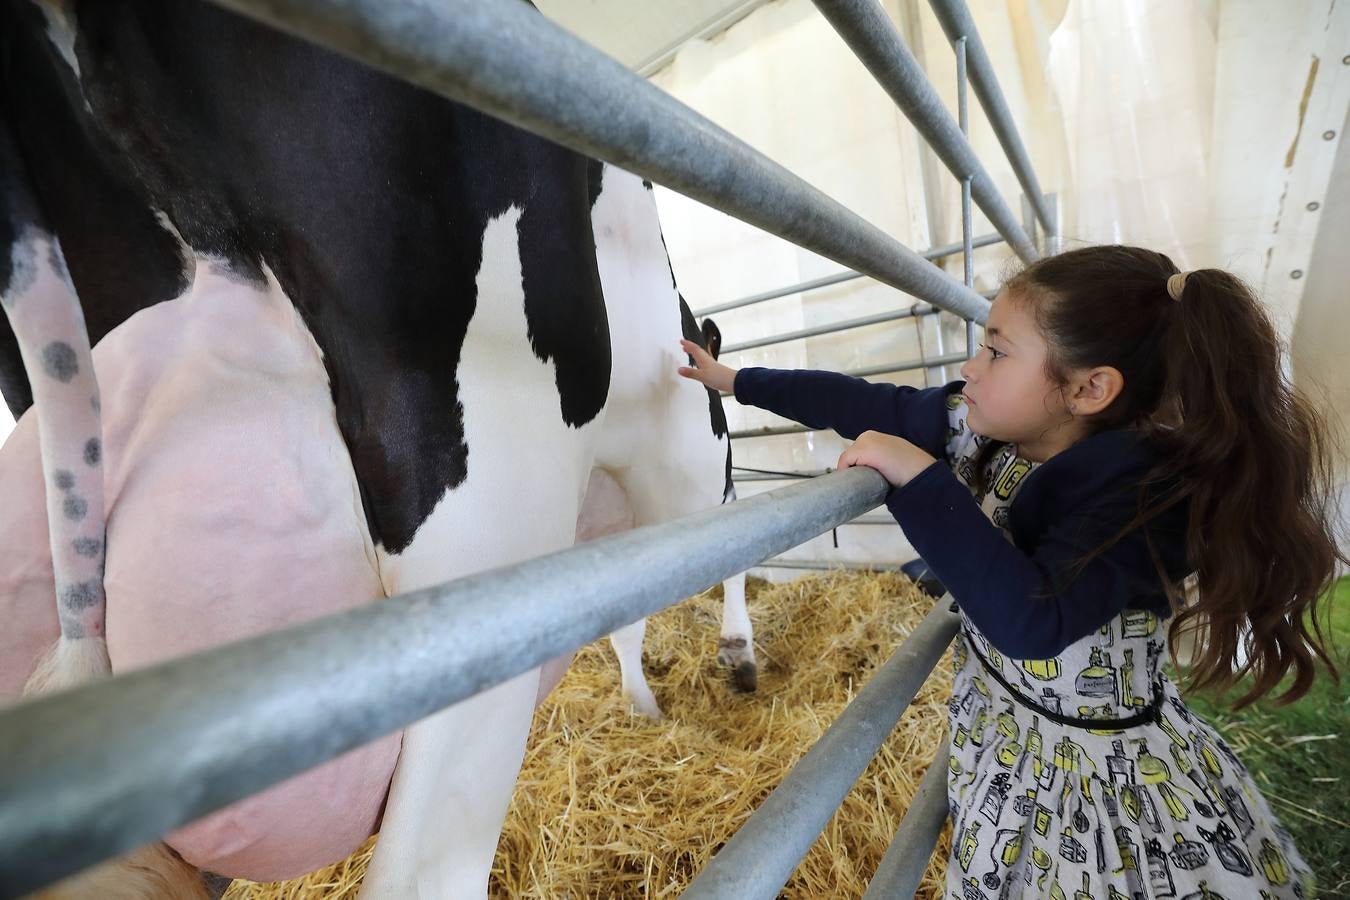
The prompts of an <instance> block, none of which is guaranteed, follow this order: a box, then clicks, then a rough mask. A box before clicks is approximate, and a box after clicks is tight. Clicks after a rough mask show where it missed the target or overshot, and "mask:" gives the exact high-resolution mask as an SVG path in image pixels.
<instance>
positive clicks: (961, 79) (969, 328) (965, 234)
mask: <svg viewBox="0 0 1350 900" xmlns="http://www.w3.org/2000/svg"><path fill="white" fill-rule="evenodd" d="M952 46H953V49H954V50H955V51H956V98H957V112H958V115H959V116H960V119H961V133H962V134H964V135H966V136H969V135H970V95H969V92H968V91H967V89H966V88H967V66H966V51H967V49H968V48H967V45H966V39H965V38H964V37H962V38H958V39H957V40H955V41H953V42H952ZM971 219H972V213H971V209H970V179H969V178H963V179H961V245H962V247H963V249H964V252H965V260H964V263H965V265H964V281H965V285H966V287H974V286H975V260H974V258H973V256H972V254H971V253H970V250H971V249H972V240H971V234H972V229H973V227H974V226H973V224H972V222H971ZM965 321H966V358H967V359H970V358H972V357H974V356H975V322H974V320H972V319H966V320H965Z"/></svg>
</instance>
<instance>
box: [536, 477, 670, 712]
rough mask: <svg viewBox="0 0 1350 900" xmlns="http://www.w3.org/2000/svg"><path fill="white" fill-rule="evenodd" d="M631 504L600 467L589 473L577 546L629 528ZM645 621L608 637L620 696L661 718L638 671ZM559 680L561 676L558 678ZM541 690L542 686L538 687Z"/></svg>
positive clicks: (621, 629)
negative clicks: (615, 658) (613, 656)
mask: <svg viewBox="0 0 1350 900" xmlns="http://www.w3.org/2000/svg"><path fill="white" fill-rule="evenodd" d="M633 521H634V520H633V505H632V504H631V503H629V502H628V495H627V494H625V493H624V490H623V486H622V485H620V484H619V482H618V480H617V479H615V477H614V476H613V475H612V474H610V473H609V472H608V471H606V470H605V469H602V468H599V467H597V468H595V469H592V470H591V477H590V481H589V483H588V484H587V486H586V500H585V502H584V503H583V504H582V507H581V515H580V516H578V517H577V536H576V537H577V543H579V544H580V543H582V542H584V541H592V540H595V539H596V538H601V537H604V536H606V535H610V534H618V533H619V532H621V531H627V530H628V529H630V528H632V527H633ZM646 630H647V621H646V620H645V619H639V620H638V621H636V622H634V623H633V624H631V625H628V626H626V627H624V628H620V629H619V630H618V631H616V632H614V633H613V634H612V635H610V636H609V639H610V643H611V644H612V645H613V646H614V653H615V655H617V656H618V657H619V677H620V679H621V681H622V682H623V693H624V696H626V697H627V698H628V700H629V702H631V703H632V704H633V706H634V708H636V709H637V711H638V712H640V713H642V714H643V715H644V716H647V717H649V718H652V719H659V718H661V707H660V706H659V705H657V702H656V698H655V697H654V696H652V691H651V688H650V687H648V685H647V679H646V676H645V675H643V672H642V638H643V635H644V634H646ZM559 677H561V675H559ZM540 690H541V691H542V690H543V685H542V684H541V685H540Z"/></svg>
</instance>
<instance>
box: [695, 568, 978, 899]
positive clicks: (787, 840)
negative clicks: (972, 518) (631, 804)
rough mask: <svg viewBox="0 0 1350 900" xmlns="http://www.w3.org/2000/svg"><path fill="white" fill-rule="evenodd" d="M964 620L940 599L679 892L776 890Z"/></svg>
mask: <svg viewBox="0 0 1350 900" xmlns="http://www.w3.org/2000/svg"><path fill="white" fill-rule="evenodd" d="M959 621H960V619H959V618H958V617H957V616H956V615H955V614H954V613H952V611H951V596H950V595H947V596H946V597H944V598H943V599H941V600H939V601H938V602H937V604H936V605H935V606H934V607H933V609H932V611H931V612H929V613H928V615H927V616H926V617H924V620H923V621H922V622H921V623H919V626H918V627H917V628H915V629H914V632H913V634H911V635H910V636H909V638H907V639H906V640H905V642H904V643H903V644H901V645H900V648H899V649H898V650H896V651H895V654H894V655H893V656H891V658H890V659H889V660H887V661H886V663H885V664H884V665H883V666H882V667H881V668H880V669H878V670H877V672H876V674H875V675H873V676H872V678H871V679H870V680H869V681H868V682H867V684H866V685H865V686H864V687H863V689H862V690H861V691H859V693H858V696H857V697H856V698H855V699H854V701H853V702H852V703H850V704H849V705H848V707H847V708H846V709H845V710H844V711H843V712H842V713H841V714H840V715H839V718H838V719H836V720H835V722H834V724H832V725H831V726H830V728H829V730H828V731H826V732H825V734H824V735H823V736H822V737H821V739H820V740H819V741H817V742H816V745H815V746H814V747H812V748H811V749H810V751H808V752H807V754H806V756H804V757H802V760H801V762H799V763H797V765H796V766H795V767H793V769H792V771H791V772H790V773H788V776H787V777H786V778H785V779H783V782H782V784H780V785H778V787H777V788H775V789H774V791H773V793H771V794H770V795H769V796H768V797H767V798H766V799H765V801H764V803H763V804H762V805H761V806H760V807H759V809H757V810H755V812H754V814H753V815H751V816H750V818H749V819H748V820H746V823H745V824H744V825H742V826H741V828H740V830H739V831H737V832H736V834H735V835H733V836H732V838H731V840H729V841H727V844H726V846H725V847H723V848H722V850H721V852H720V853H718V854H717V855H716V856H715V857H713V859H712V861H711V862H710V863H708V865H707V866H706V867H705V868H704V869H703V871H702V872H700V873H699V875H698V877H697V878H695V879H694V880H693V881H692V882H691V883H690V885H689V887H688V888H686V889H685V891H684V893H683V894H681V895H680V896H681V897H682V898H684V900H712V898H723V897H736V898H738V900H755V898H761V897H762V898H772V897H775V896H777V894H778V891H779V890H780V889H781V888H782V887H783V885H784V884H785V883H786V882H787V880H788V878H789V877H790V876H791V875H792V870H793V869H795V868H796V867H797V864H798V862H800V861H801V858H802V856H804V855H805V854H806V851H807V850H809V849H810V848H811V844H812V843H814V842H815V839H816V837H817V836H818V835H819V834H820V832H821V830H822V829H823V828H824V827H825V825H826V823H828V822H829V820H830V816H832V815H834V811H835V809H836V808H838V806H839V804H840V803H842V802H843V800H844V797H845V796H846V795H847V794H848V792H849V789H850V788H851V787H852V786H853V783H854V782H855V781H857V780H858V776H860V775H861V774H862V773H863V770H864V769H865V768H867V764H868V763H869V762H871V760H872V757H873V756H874V755H876V752H877V750H878V749H879V748H880V747H881V745H882V743H883V742H884V741H885V740H886V737H887V736H888V735H889V734H890V733H891V731H892V730H893V729H894V728H895V724H896V722H898V721H899V719H900V716H901V715H903V714H904V712H905V710H906V709H907V708H908V707H909V704H910V701H911V700H913V699H914V695H915V694H917V693H918V691H919V688H920V687H922V686H923V683H924V680H925V679H927V678H928V673H929V672H931V671H932V669H933V666H934V665H935V664H936V663H937V661H938V659H939V658H941V656H942V653H943V651H944V650H946V649H947V644H948V643H950V642H951V639H952V635H954V634H955V633H956V628H957V623H958V622H959Z"/></svg>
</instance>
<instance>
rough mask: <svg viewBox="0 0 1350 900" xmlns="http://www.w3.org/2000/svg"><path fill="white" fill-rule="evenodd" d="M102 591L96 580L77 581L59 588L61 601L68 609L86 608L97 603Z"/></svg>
mask: <svg viewBox="0 0 1350 900" xmlns="http://www.w3.org/2000/svg"><path fill="white" fill-rule="evenodd" d="M101 596H102V592H101V591H100V589H99V583H98V581H79V582H76V583H75V584H68V585H66V586H65V587H64V588H62V590H61V603H62V605H64V606H65V607H66V609H69V610H76V611H78V610H82V609H88V608H89V607H91V606H94V605H95V604H97V603H98V601H99V598H100V597H101Z"/></svg>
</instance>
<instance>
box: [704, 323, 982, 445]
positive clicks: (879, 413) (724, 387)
mask: <svg viewBox="0 0 1350 900" xmlns="http://www.w3.org/2000/svg"><path fill="white" fill-rule="evenodd" d="M680 346H681V347H682V348H683V349H684V351H685V352H686V353H688V354H689V355H690V357H691V358H692V359H693V361H694V365H693V366H682V367H681V368H680V369H679V373H680V374H681V375H683V376H684V377H686V378H690V379H692V380H694V381H698V382H700V383H702V384H704V385H707V386H708V387H709V388H712V389H713V390H718V391H734V393H735V396H736V399H737V400H738V401H740V402H741V403H744V404H747V405H749V406H758V407H759V408H761V409H767V410H768V411H769V412H772V413H777V414H778V415H780V416H783V417H785V418H788V419H792V420H793V421H794V422H800V423H802V424H803V425H806V426H808V427H810V428H830V429H833V430H834V431H837V432H839V434H840V435H842V436H843V437H845V438H848V439H850V440H852V439H854V438H856V437H857V436H858V435H860V434H862V433H863V432H864V431H880V432H883V433H885V434H894V435H899V436H900V437H903V438H905V439H906V440H909V441H911V442H913V443H914V444H916V445H918V446H919V447H921V448H923V449H924V450H925V451H927V452H928V453H930V454H932V455H933V456H935V457H937V458H942V456H943V455H944V453H943V451H944V448H945V445H946V443H947V437H948V434H947V428H948V416H947V397H948V396H949V395H950V394H952V393H954V392H956V391H959V390H960V388H961V385H962V382H953V383H952V384H950V385H947V386H945V387H940V388H930V389H927V390H920V389H918V388H912V387H907V386H896V385H893V384H873V383H872V382H869V381H864V380H862V379H861V378H852V377H850V376H848V375H840V374H838V373H837V372H819V371H812V370H807V369H761V368H745V369H740V370H737V369H733V368H731V367H730V366H726V365H723V364H722V363H720V362H718V361H717V360H715V359H713V358H712V357H711V356H710V355H708V353H707V352H706V351H704V350H703V348H702V347H699V346H698V345H697V344H695V343H693V342H691V341H681V342H680Z"/></svg>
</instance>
